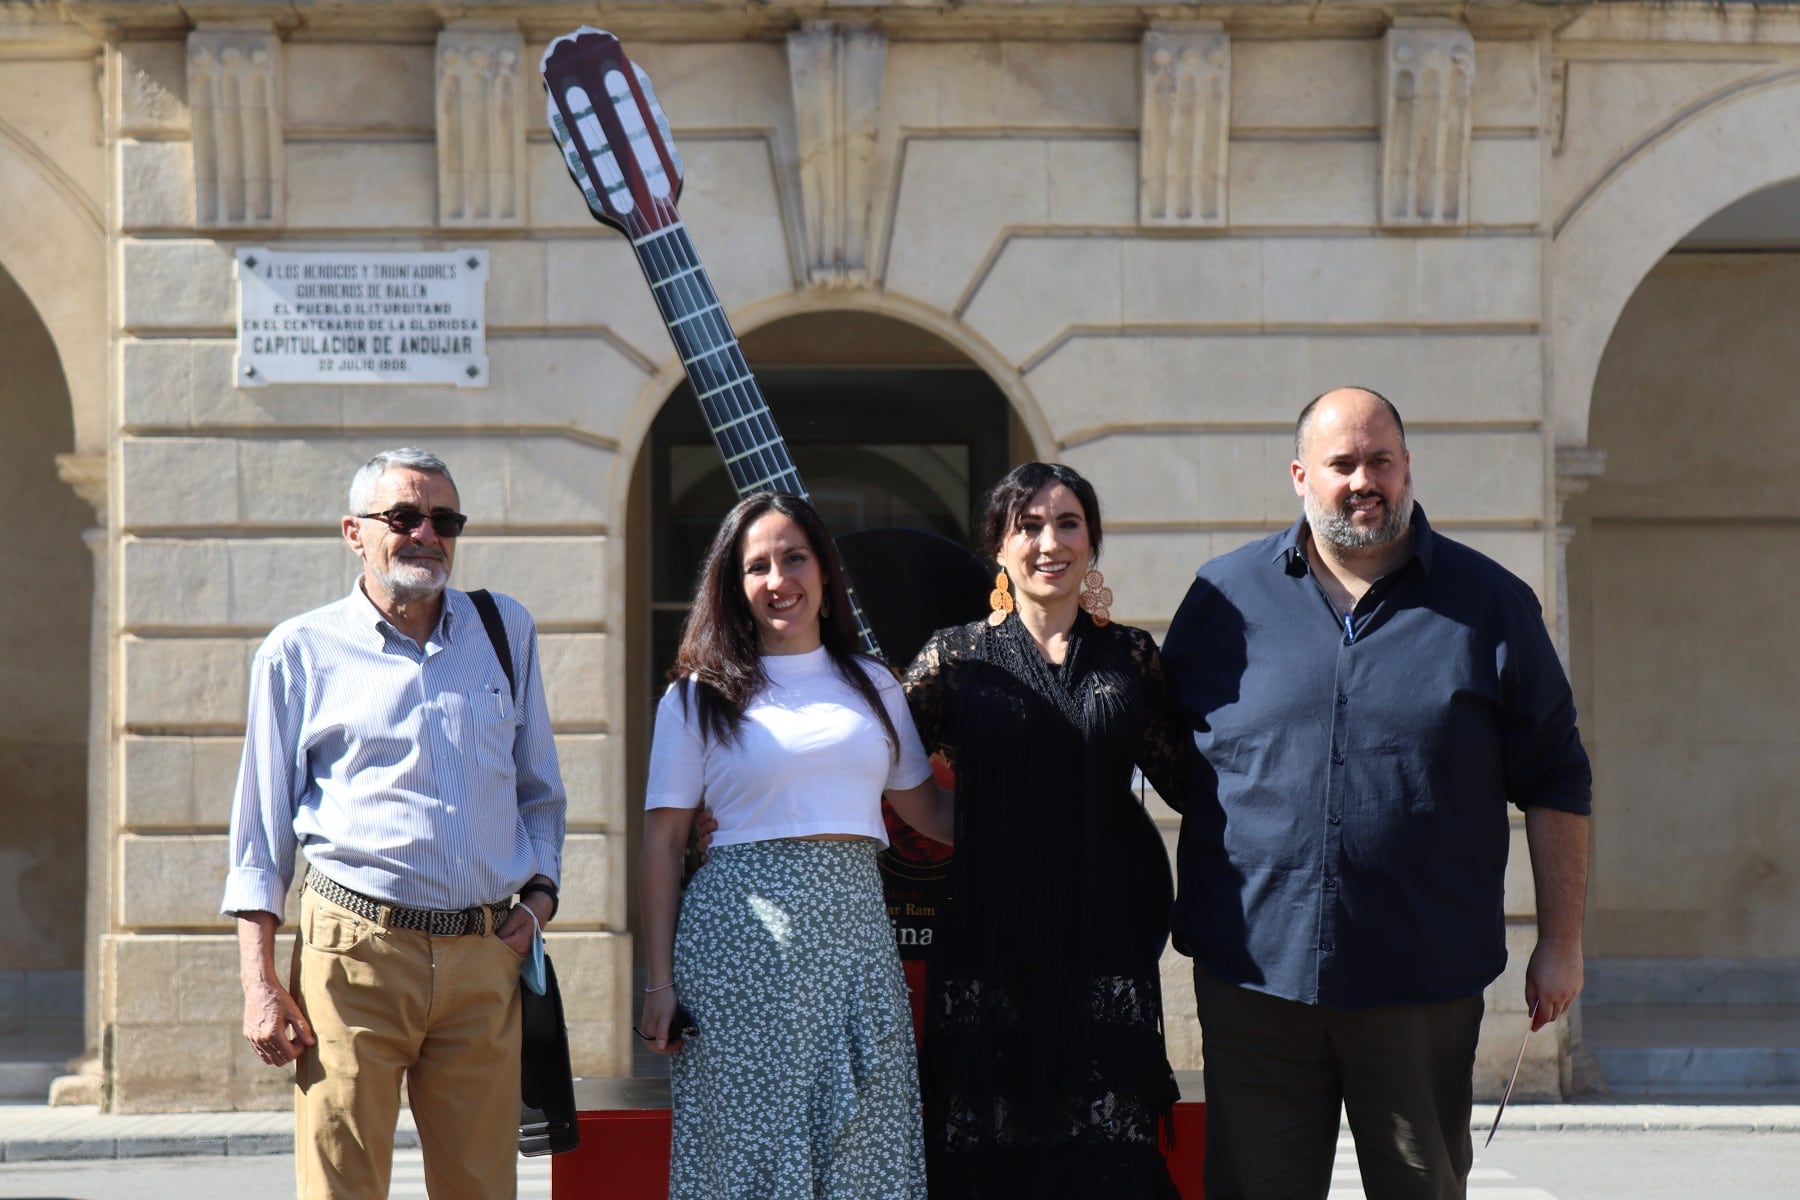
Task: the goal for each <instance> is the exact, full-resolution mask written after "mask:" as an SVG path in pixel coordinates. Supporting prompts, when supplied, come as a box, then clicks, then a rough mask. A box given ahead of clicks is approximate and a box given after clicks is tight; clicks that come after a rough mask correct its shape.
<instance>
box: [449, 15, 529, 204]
mask: <svg viewBox="0 0 1800 1200" xmlns="http://www.w3.org/2000/svg"><path fill="white" fill-rule="evenodd" d="M523 53H524V40H523V39H522V38H521V37H520V35H519V33H518V31H517V30H467V29H446V30H444V31H443V32H441V33H439V34H438V41H437V223H438V224H439V225H445V226H454V227H461V228H510V227H514V226H518V225H521V224H523V223H524V220H525V214H526V211H527V209H528V201H527V198H526V190H525V189H526V187H527V181H528V179H529V177H530V173H529V171H527V169H526V167H525V109H526V107H527V102H535V100H536V99H537V97H538V88H537V86H536V83H535V80H531V79H529V78H528V77H527V76H526V75H525V74H524V71H523V67H522V58H523ZM527 83H530V84H531V86H530V87H527V86H526V85H527Z"/></svg>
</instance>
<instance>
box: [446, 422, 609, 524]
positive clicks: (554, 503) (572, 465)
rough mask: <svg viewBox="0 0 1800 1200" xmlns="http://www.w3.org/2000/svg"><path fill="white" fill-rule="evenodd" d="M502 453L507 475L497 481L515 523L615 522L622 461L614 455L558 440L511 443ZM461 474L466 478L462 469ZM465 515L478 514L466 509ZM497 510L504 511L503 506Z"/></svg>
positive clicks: (596, 447)
mask: <svg viewBox="0 0 1800 1200" xmlns="http://www.w3.org/2000/svg"><path fill="white" fill-rule="evenodd" d="M501 449H502V451H503V453H504V460H505V467H504V471H502V472H496V473H495V475H494V477H493V478H494V479H495V481H497V482H500V483H502V484H503V485H504V487H505V502H504V503H505V508H504V511H505V512H506V514H507V518H508V520H509V521H512V522H515V523H517V524H521V525H542V524H544V523H545V522H546V519H548V520H551V521H554V522H555V523H556V524H558V525H576V526H580V525H605V524H606V523H608V522H609V521H610V520H612V519H614V514H613V513H612V510H611V508H610V507H609V506H608V503H607V502H608V500H609V499H610V496H611V490H612V483H611V476H612V469H613V465H614V463H615V461H616V459H617V457H618V456H617V455H616V454H615V453H614V452H613V451H611V450H607V449H603V448H601V447H599V446H594V445H590V444H586V443H581V442H574V441H562V440H556V439H552V438H515V439H508V440H507V441H506V442H505V444H504V445H503V446H502V447H501ZM456 469H457V472H458V474H457V477H458V478H459V479H460V478H461V477H462V469H461V468H456ZM466 500H467V498H466V497H465V501H466ZM464 511H465V512H474V511H476V510H474V509H471V508H468V507H466V506H465V508H464ZM483 511H489V510H483ZM492 511H500V509H499V506H496V507H495V509H494V510H492Z"/></svg>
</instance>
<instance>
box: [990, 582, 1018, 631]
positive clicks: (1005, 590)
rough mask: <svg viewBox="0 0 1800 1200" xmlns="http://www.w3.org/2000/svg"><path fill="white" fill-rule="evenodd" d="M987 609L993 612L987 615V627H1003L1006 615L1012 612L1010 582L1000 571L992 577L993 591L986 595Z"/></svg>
mask: <svg viewBox="0 0 1800 1200" xmlns="http://www.w3.org/2000/svg"><path fill="white" fill-rule="evenodd" d="M988 607H989V608H991V609H993V610H994V611H992V612H990V613H989V614H988V619H987V621H988V624H989V625H1003V624H1005V622H1006V614H1007V613H1009V612H1011V611H1012V610H1013V598H1012V580H1010V579H1008V578H1007V577H1006V572H1005V571H1002V572H1000V573H999V574H998V575H996V576H994V590H993V591H991V592H989V593H988Z"/></svg>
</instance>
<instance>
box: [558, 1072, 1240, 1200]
mask: <svg viewBox="0 0 1800 1200" xmlns="http://www.w3.org/2000/svg"><path fill="white" fill-rule="evenodd" d="M1177 1075H1178V1077H1179V1078H1180V1079H1181V1084H1182V1095H1183V1096H1188V1095H1196V1096H1197V1095H1198V1094H1199V1073H1198V1072H1193V1073H1191V1075H1190V1073H1189V1072H1178V1073H1177ZM608 1085H611V1086H608ZM659 1091H660V1096H659V1095H658V1094H657V1093H658V1092H659ZM667 1096H668V1092H667V1089H666V1086H662V1085H660V1084H656V1083H652V1082H651V1081H649V1080H633V1081H627V1080H617V1081H614V1080H578V1081H577V1082H576V1091H575V1098H576V1103H577V1104H579V1105H580V1106H581V1114H580V1122H581V1145H580V1146H579V1147H578V1148H576V1149H574V1150H571V1151H569V1152H568V1153H567V1154H559V1155H557V1156H556V1157H555V1158H553V1159H551V1160H550V1195H551V1197H552V1200H667V1197H668V1195H669V1124H670V1117H669V1110H668V1108H667V1107H656V1108H650V1107H636V1106H635V1105H637V1104H641V1103H644V1102H645V1101H651V1102H654V1100H656V1099H660V1100H661V1101H662V1104H663V1105H667V1103H668V1099H667ZM590 1104H602V1105H607V1107H591V1108H590V1107H589V1105H590ZM615 1106H616V1107H615ZM1174 1125H1175V1139H1174V1145H1173V1146H1172V1147H1169V1146H1166V1147H1164V1153H1165V1154H1166V1155H1167V1157H1168V1160H1169V1174H1170V1175H1171V1176H1172V1177H1173V1178H1174V1180H1175V1186H1176V1188H1178V1189H1179V1190H1180V1192H1181V1195H1182V1200H1201V1198H1202V1197H1203V1196H1204V1195H1205V1194H1206V1193H1205V1187H1204V1185H1203V1183H1202V1181H1201V1168H1202V1165H1203V1163H1204V1162H1205V1159H1206V1105H1205V1103H1204V1102H1203V1101H1200V1100H1183V1101H1182V1102H1181V1103H1179V1104H1177V1105H1176V1106H1175V1122H1174Z"/></svg>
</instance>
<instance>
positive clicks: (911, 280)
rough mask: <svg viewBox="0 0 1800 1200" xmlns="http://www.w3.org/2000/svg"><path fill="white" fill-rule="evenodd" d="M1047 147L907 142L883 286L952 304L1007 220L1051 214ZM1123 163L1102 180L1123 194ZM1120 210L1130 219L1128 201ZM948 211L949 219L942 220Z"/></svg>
mask: <svg viewBox="0 0 1800 1200" xmlns="http://www.w3.org/2000/svg"><path fill="white" fill-rule="evenodd" d="M1052 153H1053V150H1052V147H1051V146H1050V145H1049V144H1048V143H1047V142H1045V141H1044V140H1042V139H1037V138H998V137H980V138H975V137H971V138H966V139H962V138H958V139H953V140H945V141H933V140H930V139H919V140H914V141H912V142H910V143H908V145H907V150H906V160H905V169H904V171H903V172H902V174H901V177H900V182H899V191H898V195H897V198H896V200H895V204H894V218H893V236H892V242H893V244H894V245H895V246H903V247H905V252H904V253H902V254H896V255H894V256H892V257H891V258H890V259H889V260H888V263H887V266H886V270H885V272H884V274H885V276H886V284H887V287H888V289H889V290H890V291H898V292H902V293H904V294H906V295H909V296H916V297H918V298H919V299H920V300H923V301H925V302H926V303H928V304H932V305H935V306H937V307H939V308H944V309H949V308H953V307H954V306H955V305H956V303H957V301H958V300H959V299H960V298H961V296H962V294H963V292H964V291H965V289H967V288H968V287H969V285H970V283H971V282H973V281H974V278H975V273H976V271H977V270H978V269H979V268H980V267H981V266H982V264H983V262H984V260H985V259H986V258H987V257H988V255H989V254H991V253H993V252H994V251H995V250H996V248H997V245H996V244H997V242H998V241H999V239H1000V238H1001V237H1002V236H1003V235H1004V233H1005V231H1006V230H1007V228H1008V227H1009V226H1018V225H1024V226H1031V225H1042V224H1044V223H1046V222H1048V221H1049V220H1050V208H1049V203H1048V196H1047V195H1046V192H1045V189H1044V184H1043V181H1044V180H1045V179H1053V178H1059V177H1061V175H1062V174H1063V173H1062V172H1059V171H1052V170H1051V169H1050V163H1051V155H1052ZM1130 183H1131V175H1130V169H1129V167H1127V168H1126V170H1125V171H1124V172H1122V173H1121V174H1119V175H1118V176H1116V177H1114V179H1113V180H1111V181H1110V182H1109V183H1108V184H1107V185H1106V186H1110V187H1114V188H1116V189H1117V190H1118V191H1119V192H1120V193H1122V194H1124V195H1125V196H1127V197H1128V196H1129V189H1130ZM1126 206H1127V215H1126V216H1125V217H1124V218H1123V219H1121V220H1119V221H1118V222H1116V223H1117V224H1121V225H1123V224H1126V223H1128V222H1129V221H1130V220H1132V219H1133V217H1132V216H1130V215H1129V214H1130V213H1131V212H1133V211H1134V206H1133V204H1132V201H1131V200H1130V199H1127V200H1126ZM946 211H954V212H955V213H956V214H957V217H956V220H953V221H949V220H945V219H944V214H945V212H946Z"/></svg>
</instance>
